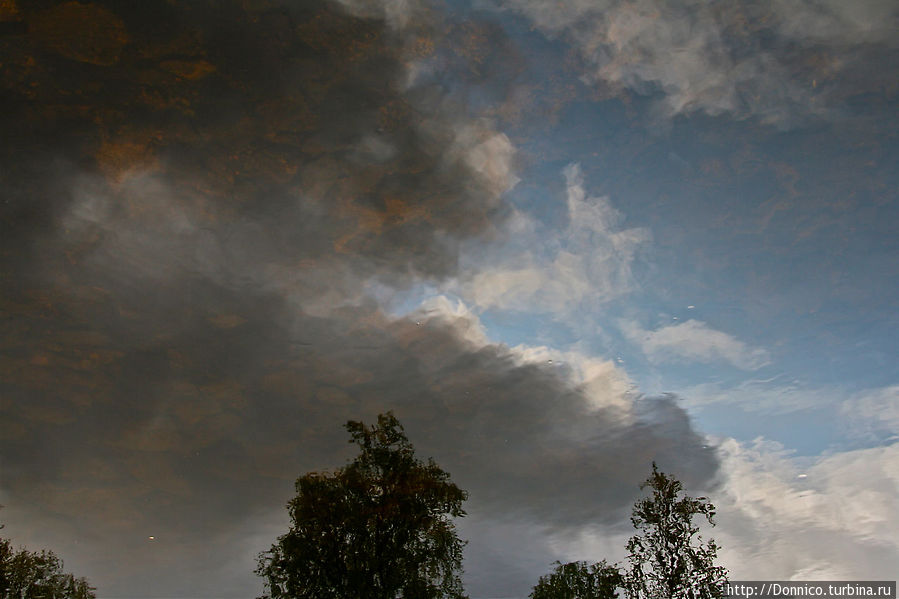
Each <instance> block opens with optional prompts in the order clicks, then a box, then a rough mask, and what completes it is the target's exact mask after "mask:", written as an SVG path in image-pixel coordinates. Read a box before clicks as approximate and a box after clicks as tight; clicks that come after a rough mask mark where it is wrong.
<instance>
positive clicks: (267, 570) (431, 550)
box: [256, 412, 467, 599]
mask: <svg viewBox="0 0 899 599" xmlns="http://www.w3.org/2000/svg"><path fill="white" fill-rule="evenodd" d="M346 429H347V431H348V432H349V434H350V443H354V444H356V445H357V446H358V448H359V455H358V456H356V458H355V459H354V460H352V461H351V462H350V463H349V464H347V465H346V466H344V467H343V468H340V469H338V470H337V471H335V472H333V473H319V472H310V473H308V474H305V475H303V476H301V477H300V478H299V479H297V482H296V493H297V494H296V497H294V498H293V499H292V500H291V501H290V502H289V503H288V505H287V507H288V510H289V512H290V518H291V527H290V530H289V531H288V532H287V533H286V534H284V535H282V536H280V537H278V539H277V541H276V543H275V544H274V545H273V546H272V548H271V549H270V550H269V551H266V552H263V553H262V554H260V556H259V562H258V568H257V570H256V573H257V574H259V575H260V576H262V577H263V578H264V580H265V586H266V590H267V594H266V595H264V597H270V598H271V599H282V598H285V599H286V598H290V599H337V598H340V599H356V598H358V599H396V598H398V597H402V598H403V599H432V598H434V599H436V598H462V597H464V594H463V592H462V582H461V579H460V572H461V569H462V549H463V547H464V545H465V543H464V542H463V541H461V540H460V539H459V538H458V536H457V534H456V528H455V525H454V524H453V520H452V518H455V517H461V516H464V515H465V512H464V510H463V509H462V502H463V501H464V500H465V499H466V498H467V493H466V492H465V491H463V490H461V489H460V488H459V487H457V486H456V485H455V484H453V483H452V482H450V477H449V474H448V473H447V472H445V471H444V470H442V469H441V468H440V467H439V466H438V465H437V464H436V463H435V462H434V461H433V460H431V459H429V460H428V461H427V462H422V461H421V460H419V459H417V458H416V457H415V451H414V448H413V447H412V444H411V443H410V442H409V440H408V438H407V437H406V435H405V432H404V430H403V427H402V425H401V424H400V423H399V421H398V420H397V419H396V417H395V416H394V415H393V413H392V412H388V413H387V414H381V415H379V416H378V423H377V424H376V425H374V426H366V425H365V424H364V423H362V422H354V421H349V422H347V424H346Z"/></svg>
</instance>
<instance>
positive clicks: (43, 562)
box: [0, 539, 96, 599]
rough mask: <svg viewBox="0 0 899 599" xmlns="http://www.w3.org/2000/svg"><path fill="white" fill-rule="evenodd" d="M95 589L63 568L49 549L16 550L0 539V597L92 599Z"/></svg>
mask: <svg viewBox="0 0 899 599" xmlns="http://www.w3.org/2000/svg"><path fill="white" fill-rule="evenodd" d="M95 590H96V589H94V587H92V586H91V585H90V584H89V583H88V582H87V580H85V579H84V578H75V576H73V575H72V574H66V573H64V572H63V571H62V560H60V559H59V558H58V557H56V555H55V554H54V553H53V552H52V551H46V550H42V551H40V552H32V551H28V550H26V549H19V550H18V551H16V550H14V549H13V548H12V545H11V543H10V542H9V541H8V540H7V539H0V597H2V598H3V599H95V598H96V594H95V593H94V591H95Z"/></svg>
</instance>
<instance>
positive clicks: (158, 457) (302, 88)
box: [0, 2, 716, 596]
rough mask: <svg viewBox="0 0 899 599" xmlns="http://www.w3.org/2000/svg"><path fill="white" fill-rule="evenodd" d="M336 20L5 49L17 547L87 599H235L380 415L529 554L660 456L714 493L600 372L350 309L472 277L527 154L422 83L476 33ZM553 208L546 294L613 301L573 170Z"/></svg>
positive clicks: (434, 316)
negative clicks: (536, 540) (452, 47)
mask: <svg viewBox="0 0 899 599" xmlns="http://www.w3.org/2000/svg"><path fill="white" fill-rule="evenodd" d="M348 4H349V3H348ZM352 6H353V7H352V8H346V7H345V6H343V5H338V4H332V3H320V2H290V3H285V4H283V5H278V4H270V3H245V2H223V3H219V4H218V5H217V10H216V18H214V19H210V18H209V15H208V12H207V11H206V10H203V9H202V7H198V6H196V5H194V4H192V3H179V2H171V3H165V5H164V6H162V7H157V8H158V10H156V9H154V10H152V11H149V12H148V11H146V10H145V8H142V6H141V5H139V4H128V5H125V4H121V3H116V4H114V5H113V3H109V4H108V7H107V3H94V4H90V5H79V7H75V6H74V5H72V4H71V3H68V4H62V5H58V6H56V7H53V6H50V7H48V8H46V9H44V10H37V9H32V8H30V7H22V8H21V11H20V12H21V19H23V20H24V22H25V23H26V25H28V26H27V27H25V28H24V31H26V32H27V33H26V34H24V36H23V37H17V38H16V39H15V40H13V41H12V42H10V40H9V39H8V38H3V39H0V43H2V44H3V48H4V55H5V56H7V57H8V60H6V59H4V61H3V64H2V65H0V83H2V85H3V89H4V94H3V96H2V98H3V100H2V101H3V106H2V108H3V110H0V123H2V126H3V128H4V131H5V134H6V140H7V142H8V143H6V144H4V145H3V147H2V148H0V157H2V158H3V160H0V164H2V167H0V169H2V170H0V176H2V180H3V183H4V185H3V186H2V189H3V191H2V193H3V201H2V203H0V219H2V224H3V228H4V231H9V235H4V236H2V238H0V269H2V273H3V277H4V281H5V282H7V283H8V284H5V285H4V292H3V294H2V296H0V307H2V310H3V312H4V314H6V315H7V316H8V318H7V320H6V321H5V323H6V324H5V326H6V328H5V330H4V336H3V345H2V348H0V351H2V354H0V355H2V360H0V380H2V383H0V396H2V402H3V403H2V409H3V418H2V419H0V429H2V435H0V454H2V457H3V465H4V467H3V469H2V479H0V492H2V503H3V504H4V505H6V506H7V508H6V509H5V510H4V520H5V523H6V525H7V527H6V528H5V529H4V532H5V533H8V534H9V535H11V536H12V537H13V539H14V541H15V542H16V543H26V544H28V545H30V546H33V547H40V546H46V547H51V548H53V549H54V550H57V551H58V552H59V553H60V555H61V556H62V557H63V558H65V559H66V562H67V566H68V567H69V568H71V569H72V570H73V571H76V572H79V574H84V575H87V576H89V577H90V578H91V579H92V580H93V582H94V583H96V584H98V585H99V586H100V589H101V593H103V594H107V595H118V596H127V595H133V594H135V593H139V594H153V595H157V596H165V595H175V594H178V595H179V596H183V595H186V594H189V595H193V596H222V594H223V593H224V592H226V591H224V590H223V589H224V587H223V586H222V583H221V581H222V580H227V581H228V584H227V588H228V591H227V592H228V593H232V594H234V595H235V596H237V595H240V596H244V595H246V594H247V593H249V592H253V590H254V589H257V588H258V586H259V585H258V581H256V579H255V578H254V577H253V575H252V569H253V563H252V556H253V554H254V553H255V551H256V550H261V549H264V548H265V545H264V544H263V545H261V546H254V547H249V546H248V545H247V543H265V539H266V538H267V539H268V542H271V541H272V540H273V539H274V535H271V536H268V537H266V536H265V535H263V534H261V533H260V532H258V531H269V532H270V531H273V530H276V531H278V532H280V531H283V526H284V525H285V523H284V520H283V518H284V510H283V504H284V502H285V501H286V500H287V499H288V498H289V497H290V495H291V483H292V481H293V479H294V478H295V477H296V476H298V475H299V474H301V473H303V472H305V471H307V470H312V469H319V470H320V469H326V468H330V467H335V466H340V465H341V464H342V463H343V461H344V459H345V458H347V457H348V451H349V448H348V446H347V443H346V436H345V434H344V432H343V431H342V429H341V425H342V424H343V423H344V422H345V421H346V420H347V419H366V420H369V421H370V420H371V419H372V418H374V416H375V415H376V414H377V413H378V412H381V411H384V410H387V409H393V410H395V411H396V413H397V415H398V416H399V417H400V419H401V420H402V421H403V423H404V424H405V425H406V427H407V430H408V432H409V436H410V438H411V439H412V441H413V442H414V443H415V445H416V446H417V447H418V448H419V450H420V452H421V453H422V455H424V456H428V455H431V456H434V457H435V458H436V459H437V461H438V462H439V463H440V464H441V465H443V466H444V467H446V468H447V469H448V470H449V471H450V472H451V473H452V475H453V478H454V480H455V481H457V482H458V483H459V484H460V485H461V486H463V487H464V488H466V489H468V490H470V491H471V502H470V505H469V510H470V511H471V513H472V514H473V515H477V516H478V517H480V518H482V519H491V520H493V519H499V518H505V519H507V521H513V522H514V523H516V524H520V526H521V527H523V528H526V529H528V530H532V531H534V530H545V529H547V528H553V529H555V530H565V529H572V528H577V527H578V526H581V525H582V524H583V523H584V522H600V523H602V522H606V521H608V520H610V519H612V518H613V517H615V516H616V515H617V512H618V510H619V509H620V508H621V506H623V505H626V504H628V503H629V502H630V500H631V495H632V490H635V489H636V484H637V482H639V478H640V476H641V473H642V472H644V471H645V470H646V467H647V464H649V463H650V462H651V461H652V460H653V459H655V458H656V457H658V456H661V455H665V456H673V457H671V458H670V459H671V460H673V462H674V463H676V464H678V465H679V466H680V467H681V468H682V470H683V471H684V472H686V476H687V477H688V478H690V480H693V481H704V480H707V479H709V478H710V477H711V476H713V475H714V472H715V469H716V460H715V458H714V456H711V455H709V454H708V452H706V451H703V450H702V448H701V445H702V442H701V439H700V438H699V436H698V435H697V434H696V433H695V432H694V431H693V429H692V427H691V424H690V421H689V418H688V417H687V415H686V414H685V412H684V411H683V410H682V409H681V408H679V407H678V406H676V405H675V404H674V403H673V402H672V401H671V400H670V399H666V398H657V399H652V398H640V397H638V396H636V395H635V394H632V393H631V390H630V388H629V384H628V382H627V377H626V376H625V375H624V374H623V373H622V372H620V371H619V370H618V369H616V368H615V367H614V366H613V365H612V364H610V363H607V362H603V361H599V360H592V359H590V358H588V357H584V356H577V355H575V354H567V355H566V356H565V357H564V359H560V360H559V363H558V364H556V363H554V364H552V365H550V364H548V362H547V360H548V359H549V358H546V359H544V356H545V355H555V354H550V353H549V352H550V350H542V349H534V348H513V349H510V348H508V347H505V346H503V345H499V344H495V343H491V342H490V341H489V340H488V339H487V338H486V336H485V334H484V332H483V327H482V325H481V324H480V322H478V320H477V318H476V317H475V316H474V315H473V314H472V311H471V310H470V309H469V307H468V306H467V305H465V304H451V303H449V302H448V300H445V299H442V298H436V299H434V300H432V301H431V302H430V303H429V304H427V305H425V306H424V307H423V308H422V310H421V311H419V312H416V313H414V314H411V315H408V316H407V317H394V316H389V315H387V314H386V312H385V310H384V308H383V305H384V304H386V303H387V300H385V301H384V304H381V303H379V301H377V300H376V299H375V296H376V294H375V293H369V291H370V290H371V289H374V288H377V289H378V290H379V293H380V294H382V295H383V296H384V297H387V298H388V299H389V296H390V294H391V293H399V292H401V291H403V290H406V289H409V288H411V287H413V286H416V285H421V284H422V283H433V284H435V285H438V284H442V283H444V282H446V281H449V280H451V279H454V278H457V277H460V276H461V273H462V271H461V270H460V268H461V267H460V264H459V248H460V246H461V245H462V244H464V243H480V242H481V241H483V240H484V239H490V238H491V237H493V236H495V235H497V234H498V233H499V232H500V231H504V230H507V227H513V226H516V225H515V223H516V221H515V220H513V219H514V211H512V210H511V209H510V208H508V207H507V206H506V204H505V202H504V198H503V193H504V192H505V191H506V190H507V189H509V188H510V187H511V186H513V185H514V184H515V181H516V179H515V174H514V172H515V168H514V166H515V159H514V156H515V147H514V144H513V143H512V142H511V141H510V139H509V138H508V137H507V136H506V135H505V134H504V133H502V132H500V131H498V130H496V128H495V127H494V126H493V124H492V123H491V122H490V121H489V120H486V119H483V118H481V117H479V116H478V115H476V114H473V113H474V112H475V111H474V110H473V109H470V108H469V107H467V106H466V105H464V104H463V103H461V102H459V101H458V98H454V97H452V95H451V94H448V93H445V90H444V88H443V87H442V85H441V78H443V77H449V76H450V75H453V76H458V77H461V78H462V79H463V80H464V78H465V76H467V75H466V73H467V71H465V70H464V69H462V70H461V71H460V72H459V73H456V72H452V73H450V72H449V71H452V70H453V69H458V68H459V67H460V63H461V64H463V65H464V63H465V60H467V59H463V58H459V57H458V56H457V57H456V58H455V59H454V60H455V61H456V62H453V61H450V60H444V57H445V56H444V55H447V54H449V52H448V51H447V49H446V48H443V47H441V44H442V43H443V41H444V40H443V36H444V35H455V33H454V28H456V27H462V26H463V25H460V24H458V23H454V22H452V21H451V20H449V21H439V20H435V19H437V16H438V15H435V14H433V13H432V12H430V11H428V10H423V9H421V7H420V6H418V5H415V4H413V3H408V4H405V3H394V4H391V6H393V7H394V8H392V9H391V11H392V12H391V11H388V12H386V13H379V12H378V11H377V10H375V8H377V5H374V4H363V3H352ZM366 6H367V7H368V8H365V7H366ZM60 7H63V8H60ZM65 7H68V8H65ZM85 7H88V8H85ZM360 7H361V8H360ZM73 11H74V12H73ZM360 11H361V12H360ZM62 17H66V18H62ZM92 19H94V20H93V21H92ZM33 23H44V24H45V25H46V24H47V23H49V24H50V25H52V27H50V25H46V27H44V26H41V27H34V28H33V27H31V25H32V24H33ZM104 24H105V25H104ZM85 28H87V29H85ZM51 30H52V31H51ZM84 31H89V32H90V33H91V44H88V45H87V46H85V43H84V41H83V39H82V37H80V36H81V35H82V34H83V33H84ZM40 32H44V33H45V34H46V35H44V36H42V35H39V34H40ZM50 33H52V35H50ZM88 46H89V47H88ZM472 60H473V59H472ZM416 65H418V67H419V68H418V69H417V70H416ZM422 65H424V66H422ZM413 70H416V76H415V77H411V78H410V72H411V71H413ZM569 206H570V209H571V210H572V214H573V215H576V216H578V217H579V218H576V219H575V221H574V222H573V223H572V226H571V227H570V228H569V232H568V233H567V234H566V239H565V240H564V243H565V244H567V245H566V247H565V249H564V252H563V251H561V250H560V252H559V256H562V254H563V253H567V254H570V256H571V258H568V257H564V258H560V264H563V263H567V262H566V260H567V261H569V262H570V261H572V260H573V261H574V262H573V263H576V264H577V266H576V267H574V270H573V271H572V272H573V273H574V274H575V275H576V276H580V275H581V274H586V276H588V278H589V280H590V281H591V284H596V282H597V281H598V282H599V283H598V284H599V285H600V289H605V288H608V289H609V290H610V291H609V292H610V293H613V292H617V291H618V283H619V281H626V280H627V276H626V272H625V266H624V265H626V264H627V262H628V261H629V260H630V258H629V256H630V254H629V252H631V251H632V247H633V246H634V245H635V244H636V240H633V239H631V238H630V237H629V236H628V233H627V231H618V230H617V229H616V227H617V220H616V219H617V213H615V212H614V210H612V209H611V208H610V207H609V206H607V205H606V204H604V203H603V202H602V201H594V200H588V199H586V198H585V195H584V193H583V190H582V187H581V183H580V179H579V176H578V175H577V173H576V170H574V169H570V172H569ZM519 224H520V222H519ZM636 237H637V238H640V235H636ZM594 249H599V250H602V251H603V252H604V253H603V254H602V255H601V256H600V257H599V258H589V259H588V258H579V257H578V255H580V253H581V252H582V250H594ZM535 264H539V262H535ZM563 270H564V269H563ZM560 272H561V271H560ZM604 277H606V278H604ZM603 285H604V286H605V287H603ZM585 293H586V292H585ZM377 297H378V300H380V299H382V298H381V295H378V296H377ZM279 527H281V528H280V530H278V529H279ZM150 536H153V537H155V539H154V541H153V542H152V543H150V542H148V539H149V537H150ZM247 539H250V540H247ZM473 545H474V543H473ZM210 547H212V548H214V549H213V550H212V551H210ZM535 551H537V552H538V553H539V551H542V549H535ZM535 555H536V553H535ZM547 561H548V560H547ZM504 563H507V564H508V561H505V562H504ZM473 567H474V568H475V575H476V576H477V575H478V572H477V570H476V566H473ZM510 567H512V565H511V564H510ZM160 572H162V573H164V574H163V575H160ZM480 576H482V577H484V576H485V575H484V573H483V572H481V573H480ZM528 582H529V581H528ZM495 588H496V589H497V590H498V591H499V592H501V591H502V589H500V588H499V587H495ZM521 590H522V589H521V588H520V587H519V588H518V589H516V590H515V592H519V591H521Z"/></svg>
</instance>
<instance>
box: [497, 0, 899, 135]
mask: <svg viewBox="0 0 899 599" xmlns="http://www.w3.org/2000/svg"><path fill="white" fill-rule="evenodd" d="M498 4H499V5H500V6H502V7H505V8H509V9H512V10H515V11H518V12H520V13H522V14H524V15H526V16H527V17H528V18H530V19H531V20H532V21H533V22H534V23H535V24H536V25H537V27H538V28H540V29H541V30H542V31H544V32H545V33H546V34H548V35H551V36H560V37H563V38H565V39H567V40H569V41H571V43H573V44H574V45H575V46H576V47H577V49H578V50H579V51H580V53H581V55H582V57H583V58H584V60H585V63H586V65H587V71H586V73H585V79H586V80H588V81H593V82H602V83H605V84H607V85H612V86H619V87H622V88H627V89H629V90H632V91H634V92H636V93H639V94H657V93H658V94H661V98H662V99H661V100H660V103H659V108H660V110H661V112H662V113H663V114H664V115H666V116H673V115H677V114H689V113H691V112H696V111H701V112H705V113H708V114H711V115H718V114H724V113H727V114H731V115H733V116H736V117H738V118H741V117H755V118H758V119H759V120H761V121H762V122H766V123H772V124H778V125H789V124H790V123H791V122H793V121H795V120H796V119H802V118H804V117H806V116H809V115H818V116H825V115H828V114H831V113H832V112H833V111H834V110H835V109H836V108H838V105H839V103H840V101H841V100H842V98H843V96H845V95H847V94H850V93H857V88H858V86H859V85H862V86H866V87H867V86H869V87H871V88H872V89H876V88H877V87H878V86H879V85H882V84H883V83H884V82H885V81H886V77H888V73H889V71H890V68H889V66H888V65H889V64H890V60H889V56H890V53H891V52H890V50H886V48H890V49H895V47H896V44H897V42H896V36H895V35H894V33H895V28H896V24H897V15H899V9H897V7H896V4H895V2H890V1H889V0H866V1H862V2H840V1H831V0H827V1H824V2H818V1H814V0H797V1H784V0H765V1H763V2H753V3H746V2H716V3H710V2H705V1H703V0H676V1H663V0H599V1H588V0H564V1H563V2H561V3H559V2H555V3H546V2H541V1H539V0H503V1H501V2H499V3H498ZM872 60H873V61H875V62H879V63H880V64H882V65H883V67H882V68H880V69H877V68H875V69H868V68H867V67H866V65H867V64H868V63H870V62H871V61H872ZM853 89H854V90H856V91H852V90H853Z"/></svg>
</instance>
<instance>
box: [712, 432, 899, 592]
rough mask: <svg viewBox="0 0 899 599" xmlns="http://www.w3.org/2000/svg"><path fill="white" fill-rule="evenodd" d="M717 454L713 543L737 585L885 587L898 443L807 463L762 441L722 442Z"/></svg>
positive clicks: (898, 479) (895, 522)
mask: <svg viewBox="0 0 899 599" xmlns="http://www.w3.org/2000/svg"><path fill="white" fill-rule="evenodd" d="M719 453H720V456H721V458H722V466H721V469H720V473H721V476H722V478H723V481H722V483H723V484H722V487H721V489H720V491H718V492H717V493H713V496H714V503H715V504H716V506H717V507H718V514H719V515H718V522H719V527H718V528H717V529H715V538H716V540H718V541H719V542H720V544H721V545H722V547H723V551H722V553H721V555H720V557H721V559H722V563H724V564H725V565H727V566H729V567H730V569H731V574H732V575H733V576H734V578H740V579H744V580H746V579H767V580H771V579H784V580H790V579H793V580H801V579H805V580H809V579H818V580H822V579H853V578H854V579H865V578H867V579H878V578H880V579H883V578H885V577H888V576H890V575H892V574H894V573H895V569H894V568H895V564H896V563H899V540H897V539H899V535H897V532H899V445H892V446H888V447H877V448H871V449H861V450H854V451H848V452H841V453H836V454H832V455H825V456H821V457H818V458H814V459H813V460H809V459H808V458H797V457H794V456H791V455H790V454H789V453H788V452H786V451H784V449H783V447H781V446H780V445H778V444H776V443H771V442H766V441H764V440H762V439H757V440H756V441H755V442H753V443H750V444H740V443H738V442H736V441H734V440H733V439H728V440H726V441H725V442H723V443H721V445H720V447H719ZM800 474H805V475H806V476H804V477H800Z"/></svg>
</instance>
